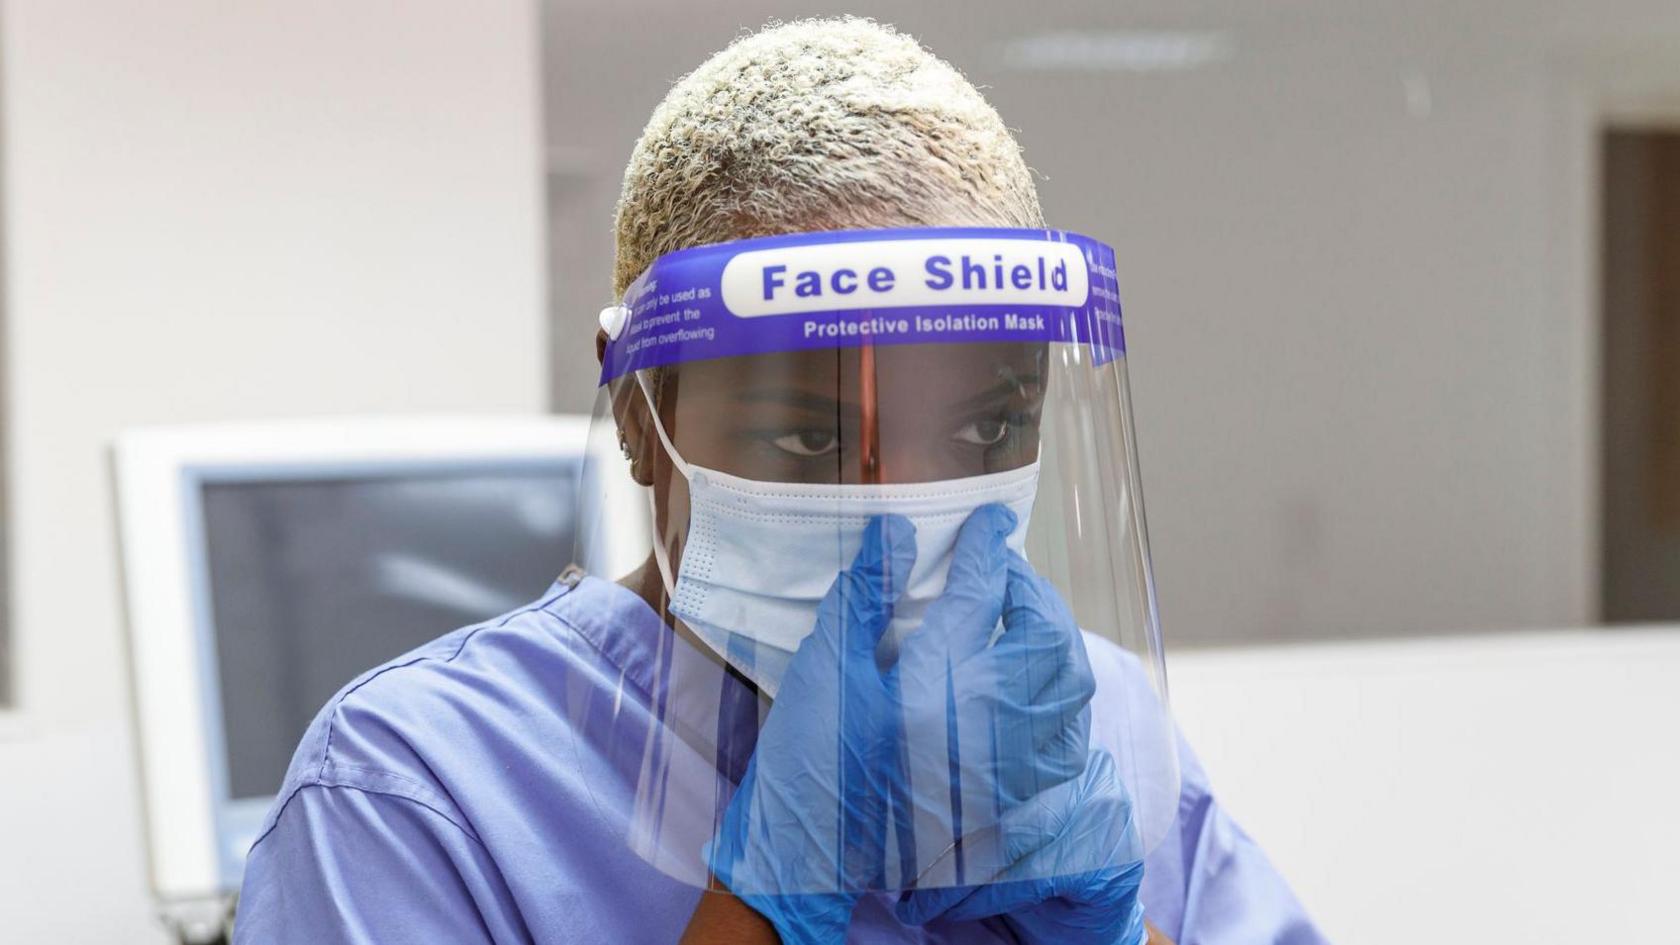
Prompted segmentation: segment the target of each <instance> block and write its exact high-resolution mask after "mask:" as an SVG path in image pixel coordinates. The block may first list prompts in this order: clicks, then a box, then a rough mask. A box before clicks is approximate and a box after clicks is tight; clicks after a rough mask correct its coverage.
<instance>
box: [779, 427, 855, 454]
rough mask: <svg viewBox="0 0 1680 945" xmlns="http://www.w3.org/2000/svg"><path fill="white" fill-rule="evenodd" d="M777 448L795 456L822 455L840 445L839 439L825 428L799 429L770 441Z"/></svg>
mask: <svg viewBox="0 0 1680 945" xmlns="http://www.w3.org/2000/svg"><path fill="white" fill-rule="evenodd" d="M770 442H771V443H774V444H775V445H776V448H777V449H780V450H783V451H785V452H788V453H792V454H793V455H795V456H822V455H824V454H826V453H832V452H834V451H835V450H836V449H838V448H839V447H840V440H839V438H838V437H836V436H835V435H834V434H833V433H832V432H830V431H827V430H801V431H799V432H798V433H789V434H786V435H785V436H778V437H776V438H775V439H774V440H771V441H770Z"/></svg>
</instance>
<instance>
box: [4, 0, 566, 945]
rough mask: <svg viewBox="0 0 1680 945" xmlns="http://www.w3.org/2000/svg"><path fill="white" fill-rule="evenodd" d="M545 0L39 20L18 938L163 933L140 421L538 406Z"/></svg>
mask: <svg viewBox="0 0 1680 945" xmlns="http://www.w3.org/2000/svg"><path fill="white" fill-rule="evenodd" d="M535 23H536V20H535V11H534V10H533V9H532V8H531V7H530V6H528V5H525V4H507V3H492V4H479V5H471V4H462V3H458V2H437V0H421V2H400V3H399V2H361V0H358V2H353V3H326V2H310V0H304V2H297V0H288V2H285V3H235V4H226V3H214V2H179V0H171V2H168V3H160V4H151V3H123V2H116V3H114V2H79V0H71V2H57V0H54V2H17V3H7V4H5V6H4V9H3V11H0V67H3V69H4V101H3V103H0V105H3V113H4V121H5V151H4V155H3V159H4V172H5V214H4V226H5V245H6V276H7V298H6V305H7V308H6V322H7V326H8V331H9V338H8V344H7V345H6V355H7V360H6V364H5V369H6V383H7V386H8V396H7V397H6V398H5V400H6V408H7V415H6V418H5V424H4V426H5V436H6V438H7V450H6V453H7V456H8V460H9V463H10V467H9V470H8V472H9V474H10V475H9V477H8V478H9V480H10V482H9V485H10V493H9V495H8V497H7V498H8V509H7V514H8V517H9V525H10V528H9V529H8V530H9V531H10V533H11V540H12V562H13V566H12V571H11V575H10V577H11V583H12V588H13V593H12V600H13V608H12V613H11V616H12V625H13V630H14V636H15V644H16V647H15V648H16V651H17V652H16V656H17V668H18V682H19V686H18V693H17V694H18V697H19V703H20V706H19V709H18V710H17V711H15V712H10V713H8V712H5V711H4V710H0V941H8V942H11V941H17V942H23V941H46V940H56V941H74V942H88V943H94V942H146V941H161V933H160V932H158V931H157V930H156V929H155V927H154V924H153V923H152V921H151V915H150V913H151V906H150V904H149V903H148V901H147V899H146V887H145V875H144V872H143V861H142V859H141V846H140V844H141V840H142V837H141V835H140V833H139V830H138V828H139V824H140V821H139V819H138V804H139V799H138V797H137V791H138V786H137V782H136V780H135V777H136V776H135V762H134V758H133V755H132V745H131V743H130V733H129V729H128V725H129V722H128V707H129V701H128V700H129V687H128V682H127V678H126V677H127V667H126V666H125V664H124V651H123V647H122V636H121V602H120V600H119V592H118V583H117V570H116V569H117V563H116V557H115V547H114V546H115V533H114V523H113V518H112V513H111V498H110V492H111V487H110V482H109V471H108V469H107V457H106V453H105V451H106V448H107V446H108V444H109V441H110V438H111V437H112V436H113V435H114V434H115V433H116V432H117V431H118V430H119V429H121V428H122V427H124V426H126V425H129V424H137V423H164V422H178V421H203V420H222V419H242V418H250V417H266V416H282V415H284V416H295V415H300V414H301V415H309V414H324V413H357V412H393V411H395V412H413V411H428V410H430V411H436V410H485V411H491V410H494V411H514V410H537V409H539V408H540V407H541V406H542V403H543V400H544V396H545V391H544V386H545V383H546V382H545V378H546V376H547V366H546V364H545V358H546V354H545V352H544V350H543V348H542V339H543V338H544V337H545V334H544V328H543V326H542V312H543V306H544V297H543V293H544V291H545V289H544V286H545V282H544V276H543V272H542V250H541V245H542V226H543V225H542V217H541V215H542V191H541V187H542V172H541V167H540V163H539V161H540V158H539V154H540V152H541V146H540V143H539V135H540V130H539V122H540V110H539V107H538V84H537V67H536V56H537V48H538V43H537V35H536V32H535Z"/></svg>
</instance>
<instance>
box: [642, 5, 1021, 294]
mask: <svg viewBox="0 0 1680 945" xmlns="http://www.w3.org/2000/svg"><path fill="white" fill-rule="evenodd" d="M1043 225H1044V218H1043V212H1042V211H1041V210H1040V208H1039V203H1038V191H1037V189H1036V188H1035V187H1034V186H1033V180H1032V174H1031V172H1030V171H1029V170H1028V168H1027V165H1026V162H1025V161H1024V160H1023V159H1022V156H1021V147H1020V145H1019V144H1017V143H1016V141H1015V137H1014V135H1013V134H1011V133H1010V131H1009V129H1008V128H1007V127H1006V126H1005V125H1004V123H1003V120H1002V119H1001V118H1000V117H998V113H997V111H996V110H994V109H993V108H992V106H991V105H989V104H987V102H986V100H985V98H983V97H982V96H981V95H980V92H979V91H978V90H977V89H975V87H974V86H973V85H972V84H971V83H969V81H968V80H967V79H965V78H963V76H962V75H961V73H959V72H957V70H956V69H953V68H952V67H951V66H950V65H949V64H947V63H946V62H945V61H943V60H941V59H939V58H938V57H937V56H935V55H933V54H932V53H931V52H929V51H928V50H926V49H925V48H923V47H922V46H921V44H919V43H917V42H916V40H915V39H913V38H911V37H909V36H907V35H905V34H903V33H900V32H898V31H897V30H895V29H893V28H892V27H890V26H884V25H881V24H878V23H875V22H873V21H871V20H867V19H861V18H856V17H843V18H839V19H817V20H799V21H796V22H792V23H785V24H779V25H775V24H773V25H771V26H768V27H766V28H765V29H763V30H761V31H760V32H758V33H754V34H751V35H748V36H743V37H741V38H740V39H737V40H736V41H735V42H733V43H731V44H730V45H729V46H728V47H726V48H725V49H723V50H722V51H721V52H718V53H717V54H715V55H713V56H712V57H711V58H710V59H708V60H706V61H705V62H704V63H703V64H701V66H700V67H699V68H698V69H695V70H694V71H693V72H691V73H689V74H688V75H686V76H684V77H683V78H681V79H679V80H678V81H677V83H676V85H675V86H674V87H673V88H672V89H671V91H670V92H669V93H668V94H667V95H666V96H665V100H664V101H663V102H661V103H660V104H659V107H658V108H656V109H654V112H653V117H652V118H650V119H649V120H648V123H647V127H646V128H645V129H644V130H643V131H642V136H641V139H640V140H638V141H637V142H636V147H635V150H634V151H632V152H631V155H630V163H629V165H628V166H626V167H625V169H624V188H623V190H622V191H621V193H620V195H619V199H618V210H617V221H616V226H615V233H614V237H615V242H616V245H617V264H616V266H615V269H614V273H613V294H614V296H615V297H616V296H620V295H622V294H623V292H624V290H625V288H626V287H627V286H629V284H630V283H631V282H632V281H633V280H634V279H635V278H636V277H637V276H638V275H640V274H641V273H642V271H643V270H645V269H646V268H647V267H648V266H649V265H650V264H651V263H652V262H653V261H654V259H656V258H658V257H659V256H660V255H662V254H664V253H667V252H671V251H672V250H677V249H683V248H686V247H689V246H699V245H704V244H707V243H718V242H722V241H724V240H731V239H740V238H744V237H751V236H769V235H773V234H778V233H791V232H803V231H809V230H831V229H848V228H854V227H875V226H1019V227H1042V226H1043Z"/></svg>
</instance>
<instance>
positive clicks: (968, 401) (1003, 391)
mask: <svg viewBox="0 0 1680 945" xmlns="http://www.w3.org/2000/svg"><path fill="white" fill-rule="evenodd" d="M1002 373H1006V374H1007V375H1008V376H1007V377H1005V378H1004V379H1003V380H1000V381H998V382H997V383H996V384H993V385H992V386H991V387H988V388H986V389H985V390H983V391H981V392H980V393H978V394H975V395H974V396H973V397H967V398H964V399H963V400H962V401H961V402H960V403H957V404H953V405H952V406H953V408H954V409H956V410H967V409H970V408H973V407H980V406H984V405H986V404H989V403H992V402H993V401H997V400H1003V399H1004V398H1006V397H1013V396H1014V395H1015V394H1016V393H1017V392H1019V391H1020V390H1021V389H1022V388H1024V387H1036V386H1038V384H1039V381H1040V380H1042V378H1041V377H1040V376H1039V375H1037V374H1016V373H1015V372H1013V371H1010V370H1009V369H1008V368H1003V369H1002Z"/></svg>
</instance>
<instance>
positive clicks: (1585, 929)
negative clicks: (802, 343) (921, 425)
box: [0, 0, 1680, 943]
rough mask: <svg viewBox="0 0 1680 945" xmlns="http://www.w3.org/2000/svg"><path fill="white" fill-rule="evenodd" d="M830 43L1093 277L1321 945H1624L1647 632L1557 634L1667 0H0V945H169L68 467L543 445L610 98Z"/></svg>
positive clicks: (1657, 828) (1165, 601) (1659, 691)
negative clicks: (774, 31)
mask: <svg viewBox="0 0 1680 945" xmlns="http://www.w3.org/2000/svg"><path fill="white" fill-rule="evenodd" d="M842 9H844V10H845V11H847V12H856V13H864V14H873V15H876V16H878V17H880V18H882V19H884V20H887V21H890V22H894V23H897V24H898V25H900V26H901V27H903V28H904V29H906V30H908V31H910V32H912V33H914V34H915V35H917V36H918V37H919V38H921V39H923V40H924V41H925V42H927V43H928V44H929V45H930V46H931V47H932V48H933V49H935V50H936V51H937V52H939V53H940V54H941V55H943V56H945V57H946V58H948V59H950V60H951V61H953V62H954V63H955V64H956V65H958V66H959V67H960V68H962V69H963V70H964V71H965V72H966V73H967V74H968V75H969V76H970V77H971V78H973V79H974V80H975V81H977V82H979V83H981V84H983V85H984V86H987V94H988V95H989V96H990V97H991V99H992V101H993V102H994V103H995V104H996V105H997V107H998V108H999V110H1000V111H1001V112H1002V114H1003V116H1004V118H1005V120H1006V121H1007V122H1008V123H1009V124H1010V125H1012V126H1013V127H1016V128H1017V129H1019V132H1020V136H1021V139H1022V141H1023V143H1024V145H1025V148H1026V154H1027V158H1028V161H1029V163H1030V164H1031V165H1032V166H1034V167H1035V168H1037V169H1038V170H1039V171H1040V172H1042V173H1043V175H1044V177H1043V180H1042V181H1041V191H1042V193H1043V196H1044V201H1045V205H1046V210H1047V213H1048V216H1049V218H1050V220H1051V221H1052V222H1053V224H1054V225H1057V226H1062V227H1066V228H1070V229H1075V230H1079V231H1083V232H1086V233H1089V234H1091V235H1093V236H1096V237H1099V238H1102V239H1105V240H1106V241H1108V242H1111V243H1112V244H1113V245H1114V246H1115V247H1116V249H1117V250H1118V252H1119V256H1120V259H1121V260H1122V271H1121V275H1122V292H1123V295H1124V298H1125V303H1126V317H1127V325H1128V330H1129V342H1130V347H1131V350H1132V353H1133V355H1134V359H1133V362H1132V379H1133V384H1134V391H1133V393H1134V399H1135V406H1136V410H1137V415H1138V423H1139V427H1140V440H1141V443H1140V449H1141V453H1142V460H1143V473H1144V479H1145V483H1146V489H1147V493H1148V508H1149V512H1150V524H1151V538H1152V540H1153V546H1154V552H1155V563H1156V569H1157V573H1158V575H1159V579H1160V582H1161V588H1160V589H1161V600H1162V613H1163V620H1164V624H1165V632H1166V636H1167V639H1168V641H1169V647H1170V648H1172V652H1173V657H1172V660H1171V670H1170V671H1171V674H1172V678H1173V681H1174V686H1175V689H1174V695H1175V704H1176V711H1177V712H1178V714H1179V716H1180V717H1181V719H1182V720H1183V722H1184V725H1185V727H1186V729H1187V731H1188V732H1189V734H1190V736H1191V739H1192V741H1193V742H1194V743H1196V744H1197V745H1198V746H1200V748H1201V750H1202V752H1203V755H1204V757H1205V760H1206V761H1207V763H1208V766H1209V768H1210V769H1211V770H1212V773H1213V775H1214V780H1215V784H1216V785H1218V786H1219V787H1220V789H1221V791H1222V794H1223V796H1224V798H1225V800H1226V801H1227V802H1228V803H1229V804H1230V805H1231V806H1232V808H1233V809H1234V810H1235V812H1236V814H1237V815H1238V817H1239V818H1240V819H1242V820H1243V821H1244V822H1245V823H1246V824H1247V825H1248V826H1249V827H1250V828H1251V830H1252V831H1253V832H1254V833H1255V835H1256V836H1257V837H1258V838H1259V839H1260V841H1261V842H1262V844H1263V845H1264V846H1265V847H1267V849H1268V850H1269V851H1270V852H1271V853H1272V855H1273V856H1274V857H1275V858H1276V859H1277V860H1278V861H1279V863H1280V865H1281V866H1282V867H1283V869H1284V872H1285V874H1286V875H1288V876H1289V877H1290V878H1291V880H1292V881H1293V882H1294V883H1295V884H1296V886H1297V888H1298V889H1299V890H1300V892H1301V894H1302V896H1303V898H1304V900H1305V901H1306V903H1307V905H1308V907H1309V909H1310V910H1311V911H1312V912H1313V913H1314V914H1315V915H1317V916H1318V917H1319V918H1320V919H1321V920H1322V921H1323V922H1324V924H1325V927H1326V929H1327V931H1329V932H1330V933H1331V934H1332V935H1333V936H1337V937H1339V938H1340V939H1341V940H1344V941H1358V942H1375V943H1385V942H1393V943H1400V942H1413V941H1420V940H1430V941H1464V942H1470V941H1489V940H1493V941H1506V940H1509V941H1560V942H1561V941H1579V940H1584V939H1585V938H1587V937H1589V936H1592V935H1596V936H1599V937H1605V938H1618V937H1619V938H1636V937H1637V938H1641V939H1653V940H1665V934H1666V933H1665V931H1664V930H1667V929H1672V928H1673V927H1674V926H1673V924H1672V918H1671V915H1670V912H1669V910H1668V907H1667V906H1666V905H1665V903H1666V902H1667V899H1668V897H1669V895H1670V893H1669V890H1670V889H1671V888H1672V886H1673V883H1674V882H1675V881H1677V880H1680V860H1677V859H1676V857H1677V855H1680V854H1677V852H1676V851H1680V818H1676V817H1675V816H1674V815H1673V814H1672V813H1671V812H1670V811H1669V810H1668V806H1669V805H1668V798H1670V797H1672V796H1674V794H1675V793H1676V792H1680V752H1677V751H1676V750H1675V748H1674V747H1673V739H1672V737H1671V736H1669V734H1668V732H1667V728H1668V727H1669V722H1670V721H1671V720H1672V719H1673V718H1675V717H1676V713H1680V686H1675V685H1673V680H1675V679H1676V678H1680V642H1677V640H1680V636H1677V633H1676V631H1673V630H1658V629H1649V630H1639V631H1617V632H1614V633H1611V632H1607V631H1600V630H1586V629H1581V628H1583V627H1585V626H1586V625H1588V624H1592V623H1595V622H1596V621H1597V620H1598V619H1599V618H1600V617H1601V615H1602V613H1601V606H1600V597H1601V593H1602V587H1603V583H1604V582H1603V579H1602V578H1603V575H1602V574H1601V571H1602V566H1601V557H1600V556H1601V547H1602V545H1603V542H1602V540H1601V529H1602V515H1601V509H1600V505H1601V499H1600V488H1601V481H1600V473H1599V470H1600V466H1601V463H1602V457H1601V445H1602V443H1603V440H1604V432H1603V431H1604V426H1605V423H1606V421H1605V420H1604V419H1603V418H1601V416H1600V411H1599V408H1600V406H1601V404H1600V400H1601V395H1600V389H1601V386H1602V382H1603V380H1604V378H1603V376H1602V370H1601V367H1600V364H1601V361H1600V348H1601V344H1602V334H1603V333H1602V326H1601V323H1600V308H1601V306H1600V297H1599V294H1600V286H1601V275H1602V273H1601V268H1602V266H1601V261H1600V252H1601V249H1602V246H1603V240H1602V239H1601V234H1600V232H1599V230H1600V216H1599V214H1600V209H1601V208H1600V186H1601V171H1602V167H1601V163H1602V162H1601V154H1600V143H1601V134H1602V132H1603V130H1604V129H1605V128H1607V127H1611V126H1614V127H1617V128H1622V129H1630V128H1631V129H1647V128H1664V127H1680V6H1676V5H1675V4H1674V3H1672V2H1671V0H1597V2H1588V0H1529V2H1519V0H1479V2H1475V3H1462V2H1459V3H1448V2H1445V0H1425V2H1414V3H1390V2H1378V0H1351V2H1350V0H1340V2H1331V0H1281V2H1270V3H1266V4H1251V3H1238V2H1234V0H1224V2H1194V3H1182V2H1180V3H1167V2H1165V0H1138V2H1128V3H1124V4H1115V3H1108V2H1097V0H1070V2H1067V3H1055V4H1046V3H1037V4H1005V3H1000V2H992V0H985V2H971V3H965V4H954V3H940V4H934V3H922V2H904V3H896V4H889V3H884V2H865V3H853V4H849V5H847V6H846V7H844V8H841V7H836V6H832V5H830V6H824V7H819V6H816V5H813V4H809V3H805V2H803V0H800V2H793V3H774V4H772V3H768V2H757V0H754V2H746V0H720V2H710V3H690V2H678V0H616V2H613V3H593V2H589V3H586V2H582V0H548V2H546V3H536V2H530V0H508V2H501V0H497V2H489V3H482V2H481V3H467V2H463V0H423V2H403V3H398V2H394V0H391V2H374V0H354V2H346V3H336V4H328V3H322V2H315V0H293V2H286V3H279V2H248V3H238V4H215V3H210V2H187V0H171V2H168V3H157V4H141V3H135V2H115V0H109V2H93V0H53V2H48V0H10V2H6V3H4V5H3V7H0V69H3V76H0V119H3V121H4V151H3V154H0V159H3V172H4V201H5V203H4V215H3V221H4V243H5V263H4V265H5V278H6V288H5V294H6V298H5V306H6V309H5V322H6V326H7V328H6V330H7V333H8V335H7V339H6V344H5V345H4V346H3V347H4V350H5V365H4V367H5V377H4V382H5V384H6V387H7V395H6V397H5V398H4V404H5V411H6V414H5V422H4V435H5V437H6V450H5V462H6V464H7V467H6V471H7V477H6V478H7V489H8V493H7V497H6V498H7V509H6V514H7V516H8V521H7V525H8V529H7V531H8V532H9V540H10V542H11V568H10V575H9V576H10V587H11V597H12V603H13V606H12V610H11V618H12V620H11V623H12V627H11V630H12V632H11V637H12V644H13V647H14V649H15V651H16V658H15V670H16V672H15V676H16V680H17V687H16V696H17V700H16V705H15V706H14V707H13V708H12V709H11V710H6V709H0V941H9V940H11V939H12V938H14V937H15V938H16V939H17V940H19V941H27V940H35V939H47V938H49V937H50V938H52V939H53V940H56V941H68V942H89V943H95V942H100V943H103V942H112V941H124V942H155V941H162V938H161V936H159V935H158V934H157V933H156V932H155V931H154V930H153V929H152V927H151V926H150V925H149V920H148V915H149V905H148V903H147V900H146V894H145V885H144V884H145V876H144V868H143V861H142V855H141V849H142V841H143V838H142V837H141V835H140V826H139V819H138V813H137V811H138V803H139V802H138V799H137V797H136V791H137V786H136V783H135V779H134V759H133V756H132V753H133V746H132V744H131V738H130V735H129V732H128V727H127V726H128V718H127V705H128V698H129V695H128V684H127V680H126V677H125V674H124V654H123V651H122V643H121V640H122V637H121V633H120V627H121V602H120V600H119V599H118V595H117V576H116V573H115V572H116V563H115V558H114V550H113V523H112V520H111V512H110V500H109V496H108V492H109V488H108V483H107V473H106V469H105V457H104V453H103V451H104V448H105V445H106V443H107V442H108V439H109V437H110V436H111V435H112V434H113V433H115V432H116V431H117V430H118V429H119V428H121V427H123V426H125V425H127V424H131V423H140V422H174V421H189V420H207V419H219V418H248V417H261V416H277V415H282V414H283V415H298V414H310V413H336V412H372V411H379V412H386V411H403V412H407V411H431V410H485V411H489V410H495V411H521V410H524V411H534V410H539V409H543V408H545V407H552V408H554V409H559V410H563V411H584V410H587V409H588V408H589V405H590V403H591V401H592V397H593V391H594V387H595V378H596V371H595V364H594V356H593V351H592V347H591V345H590V344H589V343H588V339H589V338H590V336H591V334H592V332H593V322H594V317H595V313H596V312H597V311H598V310H599V308H600V307H601V305H602V304H604V303H605V302H606V301H608V293H609V291H610V285H609V281H608V274H609V271H610V265H609V264H610V260H611V256H612V234H611V210H612V203H613V199H614V198H615V196H616V194H617V190H618V186H619V175H620V172H621V169H622V166H623V162H624V160H625V158H626V157H627V155H628V153H629V150H630V147H631V144H632V143H633V141H634V138H635V136H636V134H637V132H638V131H639V129H640V127H641V124H642V122H643V121H645V119H646V116H647V115H648V113H649V111H650V110H651V109H652V107H653V105H654V103H656V102H657V101H658V100H659V98H660V97H661V96H662V95H663V93H664V91H665V89H666V88H668V86H669V84H670V82H671V81H672V80H673V79H675V78H676V77H677V76H679V75H680V74H682V73H683V72H684V71H686V70H687V69H689V68H691V67H692V66H694V65H695V64H697V63H698V62H699V61H701V60H702V59H703V58H704V57H705V56H706V55H707V54H709V53H710V52H711V51H713V50H715V49H717V48H718V47H720V46H722V45H723V44H724V43H726V42H727V41H728V40H729V39H730V38H732V37H733V36H735V35H737V34H738V33H739V32H740V31H741V30H743V29H749V28H752V27H755V26H757V25H758V24H760V23H762V22H763V21H764V20H766V19H768V18H770V17H771V16H781V17H791V16H794V15H799V14H801V13H834V12H841V10H842ZM1490 630H1500V631H1520V632H1510V633H1502V634H1495V635H1481V634H1482V631H1490ZM1466 634H1471V635H1470V636H1465V635H1466ZM1279 641H1318V642H1316V643H1313V644H1312V645H1307V644H1306V643H1302V642H1282V643H1280V642H1279ZM1350 641H1353V642H1350ZM1186 644H1189V645H1193V647H1194V649H1192V648H1190V647H1187V646H1186ZM1256 644H1266V645H1265V646H1260V647H1257V646H1256ZM1232 647H1236V648H1232Z"/></svg>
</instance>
